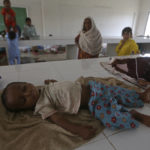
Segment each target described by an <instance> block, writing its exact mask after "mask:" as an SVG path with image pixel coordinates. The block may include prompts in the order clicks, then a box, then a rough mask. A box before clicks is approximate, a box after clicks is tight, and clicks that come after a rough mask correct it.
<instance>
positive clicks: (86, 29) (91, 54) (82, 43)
mask: <svg viewBox="0 0 150 150" xmlns="http://www.w3.org/2000/svg"><path fill="white" fill-rule="evenodd" d="M75 43H76V44H77V46H78V48H79V53H78V59H84V58H98V57H99V53H100V51H101V48H102V37H101V34H100V32H99V30H98V29H97V28H96V25H95V23H94V20H93V19H92V18H90V17H88V18H85V20H84V23H83V29H82V31H81V32H80V34H79V35H78V36H77V37H76V38H75Z"/></svg>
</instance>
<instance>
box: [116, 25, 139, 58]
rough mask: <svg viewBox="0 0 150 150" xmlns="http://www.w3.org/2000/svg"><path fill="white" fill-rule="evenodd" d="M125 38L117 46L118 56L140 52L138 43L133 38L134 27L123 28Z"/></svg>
mask: <svg viewBox="0 0 150 150" xmlns="http://www.w3.org/2000/svg"><path fill="white" fill-rule="evenodd" d="M122 37H123V39H122V40H121V41H120V43H119V44H118V45H117V47H116V53H117V55H118V56H126V55H131V54H139V53H140V51H139V48H138V45H137V44H136V43H135V41H134V40H133V39H132V29H131V28H130V27H126V28H124V29H123V30H122Z"/></svg>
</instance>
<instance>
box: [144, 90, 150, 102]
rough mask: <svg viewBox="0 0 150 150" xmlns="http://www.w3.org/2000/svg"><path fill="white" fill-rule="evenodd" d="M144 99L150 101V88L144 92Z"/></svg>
mask: <svg viewBox="0 0 150 150" xmlns="http://www.w3.org/2000/svg"><path fill="white" fill-rule="evenodd" d="M143 97H144V99H143V101H144V102H145V103H150V88H148V89H146V90H145V92H144V93H143Z"/></svg>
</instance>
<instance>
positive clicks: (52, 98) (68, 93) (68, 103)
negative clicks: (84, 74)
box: [35, 81, 82, 119]
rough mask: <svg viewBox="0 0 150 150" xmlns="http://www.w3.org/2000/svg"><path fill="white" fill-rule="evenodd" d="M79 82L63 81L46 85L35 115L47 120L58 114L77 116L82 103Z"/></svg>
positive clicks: (42, 90)
mask: <svg viewBox="0 0 150 150" xmlns="http://www.w3.org/2000/svg"><path fill="white" fill-rule="evenodd" d="M81 91H82V88H81V85H80V83H79V82H71V81H63V82H54V83H50V84H49V85H45V86H44V87H43V88H42V89H41V94H40V98H39V99H38V101H37V103H36V106H35V114H41V116H42V119H46V118H48V117H50V116H51V115H53V114H54V113H56V112H64V113H69V114H77V113H78V110H79V107H80V102H81Z"/></svg>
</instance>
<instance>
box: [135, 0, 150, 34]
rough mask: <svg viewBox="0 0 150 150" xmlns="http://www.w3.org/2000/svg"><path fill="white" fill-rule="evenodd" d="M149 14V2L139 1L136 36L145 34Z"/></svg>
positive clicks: (149, 0)
mask: <svg viewBox="0 0 150 150" xmlns="http://www.w3.org/2000/svg"><path fill="white" fill-rule="evenodd" d="M149 12H150V0H141V2H140V9H139V17H138V21H137V28H136V35H144V34H145V29H146V24H147V19H148V14H149Z"/></svg>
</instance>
